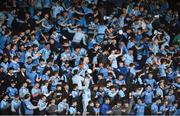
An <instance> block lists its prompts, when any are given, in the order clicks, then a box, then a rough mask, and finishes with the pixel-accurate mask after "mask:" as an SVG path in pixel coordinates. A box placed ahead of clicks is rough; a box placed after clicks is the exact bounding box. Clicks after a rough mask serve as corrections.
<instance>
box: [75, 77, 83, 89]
mask: <svg viewBox="0 0 180 116" xmlns="http://www.w3.org/2000/svg"><path fill="white" fill-rule="evenodd" d="M83 81H84V78H83V77H82V76H79V75H75V76H73V78H72V82H73V84H77V85H78V89H79V90H81V89H82V87H83V85H82V82H83Z"/></svg>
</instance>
